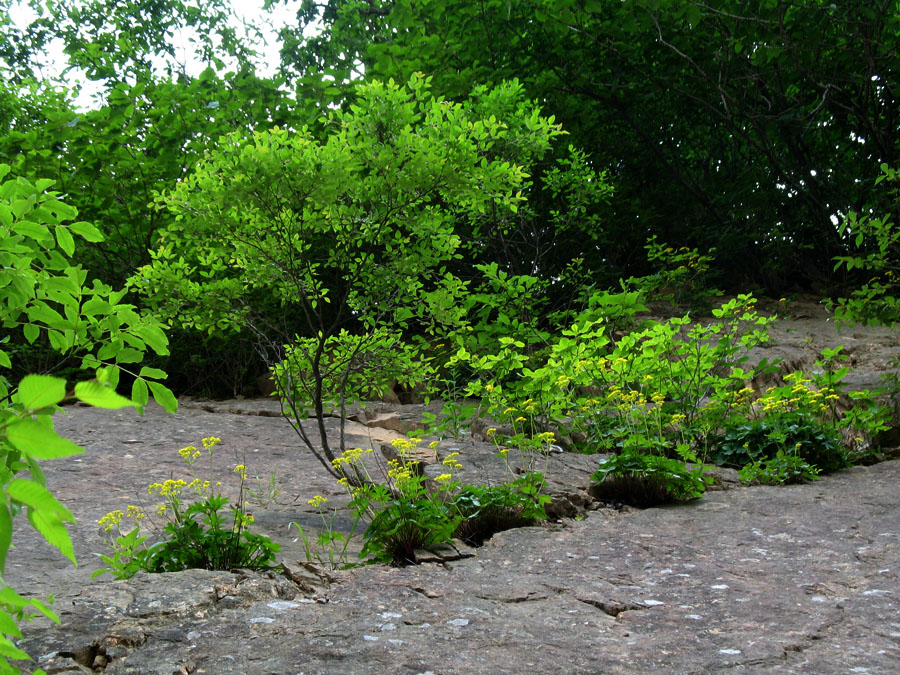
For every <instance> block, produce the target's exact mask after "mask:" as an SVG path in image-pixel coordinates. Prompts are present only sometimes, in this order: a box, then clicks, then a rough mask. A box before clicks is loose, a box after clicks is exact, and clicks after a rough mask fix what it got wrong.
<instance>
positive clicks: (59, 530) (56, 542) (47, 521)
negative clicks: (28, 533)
mask: <svg viewBox="0 0 900 675" xmlns="http://www.w3.org/2000/svg"><path fill="white" fill-rule="evenodd" d="M28 522H29V523H31V526H32V527H33V528H34V529H35V530H37V531H38V532H40V533H41V534H42V535H43V537H44V539H46V540H47V543H48V544H50V545H51V546H54V547H55V548H57V549H59V552H60V553H62V554H63V555H64V556H66V557H67V558H68V559H69V560H71V561H72V564H73V565H78V562H77V561H76V560H75V548H74V547H73V546H72V540H71V539H70V538H69V532H68V530H66V526H65V525H63V521H62V520H61V519H60V517H59V516H58V515H56V513H53V512H47V511H38V510H35V509H31V508H29V509H28Z"/></svg>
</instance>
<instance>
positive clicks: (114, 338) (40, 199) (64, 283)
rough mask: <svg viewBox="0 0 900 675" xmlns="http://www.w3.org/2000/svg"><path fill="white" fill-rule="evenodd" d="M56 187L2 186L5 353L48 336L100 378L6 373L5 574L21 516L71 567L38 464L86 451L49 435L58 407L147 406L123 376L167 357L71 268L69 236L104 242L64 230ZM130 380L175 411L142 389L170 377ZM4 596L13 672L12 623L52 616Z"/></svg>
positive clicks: (78, 226)
mask: <svg viewBox="0 0 900 675" xmlns="http://www.w3.org/2000/svg"><path fill="white" fill-rule="evenodd" d="M9 173H10V171H9V167H8V166H6V165H3V164H0V176H2V177H4V178H7V177H8V174H9ZM50 184H51V182H50V181H46V180H41V181H36V182H34V183H32V182H30V181H28V180H25V179H24V178H12V179H10V178H7V180H5V181H4V182H2V183H0V289H2V291H3V296H2V297H3V300H2V301H0V326H2V328H3V330H4V334H5V335H7V336H8V337H7V338H4V340H3V342H2V343H0V344H2V345H3V346H6V345H7V344H8V340H9V337H16V336H19V339H20V340H22V339H24V341H25V342H27V343H30V344H34V343H37V341H38V340H39V339H40V338H42V337H46V343H47V344H49V347H50V349H52V350H55V351H57V352H60V353H61V354H63V355H65V356H80V357H81V366H82V367H83V368H92V369H95V373H96V379H92V380H87V381H83V382H78V383H76V384H75V387H74V390H73V391H72V393H69V392H68V391H67V387H66V382H65V380H63V379H60V378H57V377H52V376H49V375H28V376H26V377H24V378H22V380H21V381H20V382H19V384H18V387H15V386H13V385H12V384H11V383H10V382H9V380H8V378H7V377H6V376H5V375H4V374H0V486H2V487H0V576H2V571H3V566H4V565H5V562H6V558H7V554H8V552H9V549H10V546H11V544H12V528H13V519H14V517H15V515H16V514H17V513H19V512H20V511H21V510H23V509H24V510H25V511H26V515H27V518H28V521H29V523H30V524H31V526H32V527H33V528H34V529H35V530H36V531H38V532H39V533H40V534H41V535H42V536H43V537H44V539H45V540H46V541H47V542H48V543H50V544H51V545H52V546H54V547H55V548H57V549H58V550H59V551H60V552H61V553H62V554H63V555H64V556H66V557H67V558H69V559H70V560H71V561H72V562H73V563H74V562H75V553H74V548H73V546H72V541H71V539H70V538H69V534H68V532H67V531H66V523H71V522H74V518H73V516H72V514H71V513H70V512H69V511H68V509H66V508H65V507H64V506H63V505H62V504H61V503H60V502H59V501H58V500H57V499H56V498H55V497H54V496H53V495H52V494H51V493H50V491H49V490H47V488H46V486H45V483H46V481H45V479H44V474H43V471H42V470H41V468H40V465H39V464H38V461H39V460H49V459H59V458H63V457H69V456H71V455H75V454H79V453H82V452H83V450H82V448H80V447H79V446H78V445H76V444H75V443H73V442H72V441H70V440H68V439H65V438H63V437H62V436H60V435H59V434H58V433H57V432H56V431H55V430H54V429H53V421H52V415H53V413H54V412H55V411H56V409H57V407H58V406H59V405H60V404H61V403H63V402H64V401H65V400H66V399H72V398H75V399H78V400H80V401H82V402H84V403H87V404H89V405H93V406H96V407H100V408H109V409H120V408H125V407H130V406H137V407H141V406H143V405H144V404H145V403H146V402H147V400H146V398H147V397H146V396H143V398H140V397H138V400H136V401H132V400H130V399H128V398H126V397H124V396H121V395H120V394H118V393H117V392H116V390H115V387H116V384H117V383H118V380H119V374H120V371H121V370H122V369H123V368H125V367H128V366H129V365H130V364H133V363H139V362H140V361H141V360H142V359H143V357H144V354H145V352H146V351H147V350H148V349H152V350H153V351H155V352H156V353H157V354H166V353H168V349H167V341H166V336H165V334H164V333H163V332H162V330H161V329H160V327H159V326H158V325H157V324H156V322H155V321H154V320H152V319H149V318H147V317H144V316H141V315H140V314H139V313H138V312H137V311H136V310H135V308H134V306H133V305H128V304H124V303H122V302H121V301H122V298H123V297H124V292H122V291H114V290H113V289H112V288H111V287H109V286H107V285H105V284H102V283H99V282H96V281H95V282H94V283H93V284H92V285H91V286H88V285H87V273H86V272H85V271H84V270H83V269H81V268H80V267H78V266H75V265H72V264H71V262H70V260H69V257H70V256H71V255H72V254H73V253H74V252H75V238H74V236H73V232H74V233H75V234H76V235H79V236H81V237H83V238H85V239H89V240H94V241H98V240H100V239H101V236H100V233H99V231H98V230H97V229H96V228H95V227H94V226H93V225H90V224H88V223H84V222H80V223H73V224H72V225H66V224H65V223H66V221H69V220H72V219H74V218H75V217H76V215H77V212H76V210H75V209H74V208H72V207H69V206H67V205H66V204H64V203H62V202H60V201H59V200H57V199H56V195H55V194H54V193H49V192H46V189H47V188H48V187H49V186H50ZM19 346H20V345H16V344H13V345H12V349H10V348H9V347H7V349H8V350H9V351H8V352H7V351H0V367H2V368H4V369H5V368H11V367H12V366H13V362H12V359H10V355H11V354H14V353H16V349H17V348H18V347H19ZM42 348H46V347H45V346H43V345H42ZM133 374H134V376H135V378H136V380H135V381H136V382H140V383H142V384H143V386H144V388H145V390H146V388H147V386H148V385H149V387H150V388H151V390H152V391H153V395H154V398H156V400H157V401H159V403H160V405H162V406H163V407H164V408H165V409H166V410H169V411H173V410H174V409H175V407H176V405H177V403H176V401H175V398H174V396H173V395H172V393H171V392H170V391H169V390H168V389H166V388H165V387H164V386H163V385H161V384H159V383H158V382H153V381H150V382H149V383H147V382H146V381H145V378H148V377H150V378H156V379H164V378H165V376H166V374H165V373H164V372H163V371H161V370H158V369H155V368H146V367H145V368H143V369H142V370H141V372H140V374H137V373H133ZM138 393H140V392H138ZM25 472H27V473H25ZM25 476H28V477H27V478H26V477H25ZM0 594H5V595H2V596H0V670H2V669H3V666H5V665H8V664H7V663H6V660H5V659H6V658H27V655H26V654H24V652H20V651H19V650H17V649H15V648H14V647H13V646H12V643H11V642H10V640H9V639H8V638H7V637H6V636H8V635H19V634H20V633H19V631H18V626H17V625H16V621H15V619H19V620H21V619H23V618H25V617H27V616H30V615H29V614H28V612H27V608H28V607H29V605H30V606H32V607H34V608H35V609H37V610H38V611H40V612H42V613H44V614H46V615H47V616H50V617H51V618H55V617H54V616H53V615H52V613H51V612H49V610H47V609H46V608H45V607H44V606H43V605H42V604H40V603H39V602H38V601H30V602H29V601H24V600H22V599H21V598H20V597H19V596H17V595H16V594H15V593H14V592H13V591H12V590H11V589H9V588H0Z"/></svg>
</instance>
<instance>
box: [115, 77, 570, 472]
mask: <svg viewBox="0 0 900 675" xmlns="http://www.w3.org/2000/svg"><path fill="white" fill-rule="evenodd" d="M486 101H489V102H491V103H492V104H493V105H496V109H497V110H501V111H504V113H505V114H506V115H511V116H515V118H516V119H515V122H516V123H515V124H507V122H506V121H505V120H504V119H502V118H501V117H498V116H495V115H489V114H487V113H486V111H485V109H484V105H483V104H484V103H485V102H486ZM476 110H477V111H478V114H476V112H475V111H476ZM325 127H326V129H327V133H326V135H325V136H324V137H323V138H317V137H315V136H314V135H313V133H312V132H311V131H309V130H308V129H305V128H304V129H300V130H288V129H276V130H272V131H268V132H263V133H253V134H234V135H232V136H229V137H227V138H224V139H223V140H222V142H221V144H220V146H219V147H218V148H217V149H216V150H214V151H213V152H211V153H210V154H209V155H208V156H207V158H206V159H205V160H204V161H203V162H201V163H200V164H199V165H198V167H197V168H196V170H195V171H194V172H193V173H192V174H191V175H190V176H189V177H188V178H187V179H185V180H184V181H183V182H182V183H180V184H179V186H178V187H177V188H176V189H174V190H173V191H171V192H169V193H167V194H165V195H162V196H161V197H160V199H159V203H160V205H162V206H165V207H167V208H169V209H171V210H172V211H174V212H175V214H176V223H175V224H174V225H173V226H172V227H170V228H169V229H168V230H167V231H166V232H165V234H164V235H163V236H162V238H161V241H160V246H159V247H158V248H157V250H156V251H155V252H154V253H153V263H152V264H150V265H148V266H146V267H144V268H142V269H141V270H140V271H139V273H138V274H137V275H136V276H135V277H133V279H132V281H131V283H132V284H133V285H134V286H135V287H136V288H138V289H139V290H140V291H141V292H142V293H143V294H145V295H146V297H147V298H148V299H149V301H150V302H151V304H152V305H153V306H154V307H155V308H156V309H157V310H158V312H159V313H160V315H161V316H164V317H166V318H167V319H168V320H169V322H170V323H173V324H180V325H185V326H193V327H195V328H198V329H201V330H207V331H210V332H216V331H229V330H235V329H236V328H237V327H239V326H249V327H250V328H251V330H253V331H254V332H255V333H256V335H257V336H258V338H259V345H260V348H261V350H262V351H263V352H264V356H265V358H266V360H267V362H268V363H269V365H270V366H271V367H272V369H273V372H274V374H275V379H276V382H277V387H278V394H279V395H280V397H281V400H282V402H283V405H284V411H285V414H286V416H287V417H288V418H289V419H290V420H291V422H292V424H293V426H294V428H295V429H296V431H297V433H298V434H299V435H300V437H301V439H302V441H303V443H304V445H305V446H306V447H307V448H308V449H309V450H310V451H311V452H313V453H314V454H315V456H316V457H317V458H318V459H319V461H320V462H321V463H322V465H323V466H324V467H325V468H326V469H327V470H328V471H329V472H331V473H332V474H336V472H335V469H334V468H333V467H332V463H331V462H332V460H334V459H335V457H336V455H335V453H334V451H333V450H332V448H331V446H330V444H329V441H328V439H327V437H326V429H325V423H324V418H325V415H326V412H327V407H328V405H329V403H333V404H336V405H337V407H338V408H339V411H340V413H341V417H342V418H343V413H344V409H345V406H346V404H347V403H348V402H350V401H353V400H355V399H358V398H360V397H361V396H363V395H365V394H366V393H369V394H371V393H374V392H373V390H377V389H379V388H381V387H382V386H383V385H384V384H385V383H386V381H387V380H388V379H391V378H398V379H406V380H415V379H417V378H421V377H423V372H424V371H425V370H426V369H427V366H424V365H423V363H424V358H423V355H422V352H421V350H418V349H415V348H413V347H411V346H410V345H409V344H405V343H404V342H403V340H402V339H401V333H400V331H402V330H403V329H406V328H410V326H411V324H413V323H419V325H422V324H424V325H425V327H426V329H427V328H429V327H430V328H433V327H434V326H435V325H436V324H437V323H441V322H451V323H452V322H453V321H455V320H458V318H459V312H455V311H454V310H453V307H454V306H455V301H454V298H456V297H457V296H458V294H460V293H462V292H464V291H465V284H463V283H461V282H460V281H459V280H458V279H456V278H455V277H453V276H452V275H451V274H450V273H449V272H448V271H447V269H446V267H445V265H446V264H447V263H448V262H449V261H451V260H452V259H454V258H455V257H459V255H460V254H459V253H458V249H459V248H460V238H459V236H458V234H457V233H456V225H457V224H458V223H460V222H464V220H465V219H467V218H470V217H476V215H477V214H479V213H484V212H485V211H487V210H489V209H500V210H511V211H515V210H516V209H517V207H518V205H519V203H520V202H521V201H522V199H523V198H522V196H521V193H520V190H519V189H520V187H521V186H522V185H523V183H524V181H525V180H526V177H527V174H526V167H524V166H520V165H518V164H516V163H514V162H510V161H508V160H504V159H502V158H499V157H497V156H495V154H494V153H493V152H492V148H494V147H495V146H497V145H498V144H500V143H501V142H502V143H503V144H508V143H516V144H519V145H520V146H521V147H522V148H523V156H528V157H538V156H540V155H541V154H542V153H543V152H545V151H546V150H547V149H548V148H549V147H550V142H551V140H552V139H553V138H554V137H555V136H557V135H559V134H561V133H562V131H561V130H560V129H559V127H558V126H557V125H555V124H554V122H553V119H552V118H545V117H542V116H541V115H540V114H539V111H538V109H537V108H536V107H534V106H533V105H530V104H526V103H525V102H524V101H522V100H521V87H520V86H519V85H518V84H517V83H510V84H506V85H503V86H501V87H499V88H497V89H495V90H488V89H486V88H479V89H476V90H475V91H474V92H473V95H472V98H471V99H470V101H468V102H466V103H451V102H448V101H444V100H441V99H439V98H436V97H434V96H432V95H431V93H430V91H429V81H428V79H427V78H424V77H421V76H414V77H413V78H412V79H411V80H410V81H409V83H408V85H407V86H406V87H402V86H399V85H397V84H395V83H393V82H389V83H386V84H385V83H379V82H374V83H371V84H366V85H362V86H360V87H359V89H358V90H357V95H356V98H355V100H354V102H353V103H352V104H350V105H348V106H346V109H345V110H339V111H334V112H332V113H331V114H330V117H329V121H328V123H327V124H326V125H325ZM510 128H515V129H517V132H516V134H515V136H512V135H511V134H510V131H509V130H510ZM525 149H527V152H525V151H524V150H525ZM263 298H265V299H266V300H271V299H272V298H275V299H277V302H278V303H279V305H280V307H281V313H280V315H278V316H273V315H272V313H271V312H269V313H267V314H264V313H261V312H259V311H258V310H257V307H259V306H263V304H264V303H263V302H262V301H261V299H263ZM366 390H368V392H367V391H366ZM310 410H312V412H313V413H314V416H315V418H316V421H317V425H318V436H319V439H318V441H319V445H318V446H317V445H316V444H315V443H314V442H313V440H312V439H311V438H310V437H309V436H308V435H307V433H306V431H305V430H304V429H303V427H302V425H301V422H302V421H303V420H305V419H306V417H307V415H308V412H309V411H310ZM340 443H341V449H343V427H342V433H341V441H340Z"/></svg>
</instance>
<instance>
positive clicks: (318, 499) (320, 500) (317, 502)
mask: <svg viewBox="0 0 900 675" xmlns="http://www.w3.org/2000/svg"><path fill="white" fill-rule="evenodd" d="M344 480H346V479H344ZM327 501H328V497H323V496H322V495H316V496H315V497H313V498H312V499H310V500H309V501H308V502H306V503H307V504H309V505H310V506H312V507H313V508H315V509H317V508H319V507H320V506H322V505H323V504H324V503H325V502H327Z"/></svg>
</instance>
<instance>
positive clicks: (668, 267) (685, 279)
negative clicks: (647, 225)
mask: <svg viewBox="0 0 900 675" xmlns="http://www.w3.org/2000/svg"><path fill="white" fill-rule="evenodd" d="M644 248H645V249H647V261H648V262H650V263H651V264H656V265H658V266H659V267H660V269H659V270H658V271H657V272H655V273H653V274H650V275H647V276H643V277H630V278H629V279H628V280H627V281H626V282H625V283H626V285H627V286H628V287H630V288H634V289H637V290H639V291H640V292H641V293H642V294H643V295H645V296H646V297H647V298H649V299H653V300H655V299H659V300H666V301H668V302H670V303H671V304H673V305H689V306H690V307H692V308H695V309H707V310H708V309H709V308H710V306H711V303H712V299H713V298H714V297H716V296H718V295H722V291H720V290H718V289H716V288H713V287H712V285H711V283H712V277H713V273H712V272H711V271H710V264H711V263H712V262H714V260H715V258H714V257H713V256H712V255H701V254H700V252H699V251H698V250H697V249H696V248H694V249H689V248H687V247H686V246H682V247H680V248H679V249H678V250H675V249H674V248H672V247H671V246H667V245H666V244H664V243H662V242H659V241H657V240H656V235H653V236H652V237H650V238H649V239H648V240H647V244H646V246H645V247H644ZM710 253H711V254H712V253H715V249H714V248H713V249H710Z"/></svg>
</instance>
